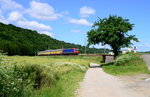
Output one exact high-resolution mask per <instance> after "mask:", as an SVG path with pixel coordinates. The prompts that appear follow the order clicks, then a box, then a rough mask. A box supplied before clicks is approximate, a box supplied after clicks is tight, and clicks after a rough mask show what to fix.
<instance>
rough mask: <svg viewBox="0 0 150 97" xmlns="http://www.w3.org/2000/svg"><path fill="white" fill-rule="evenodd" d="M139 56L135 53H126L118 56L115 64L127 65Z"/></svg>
mask: <svg viewBox="0 0 150 97" xmlns="http://www.w3.org/2000/svg"><path fill="white" fill-rule="evenodd" d="M138 58H139V57H138V56H137V55H135V54H132V53H130V54H125V55H121V56H118V57H117V59H116V60H115V61H114V65H126V63H127V62H129V61H132V60H135V59H138Z"/></svg>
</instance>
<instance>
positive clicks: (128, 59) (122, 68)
mask: <svg viewBox="0 0 150 97" xmlns="http://www.w3.org/2000/svg"><path fill="white" fill-rule="evenodd" d="M102 68H103V70H104V71H105V72H107V73H109V74H112V75H135V74H142V73H147V74H150V71H149V70H148V67H147V65H146V63H145V61H144V60H143V59H142V58H141V57H140V54H132V53H130V54H125V55H121V56H119V57H117V59H116V60H115V61H114V62H113V63H107V64H103V66H102Z"/></svg>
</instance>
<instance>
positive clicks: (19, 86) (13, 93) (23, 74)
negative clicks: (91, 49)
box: [0, 54, 101, 97]
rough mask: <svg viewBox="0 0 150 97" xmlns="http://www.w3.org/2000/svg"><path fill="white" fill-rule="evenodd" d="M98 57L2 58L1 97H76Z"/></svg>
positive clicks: (0, 60) (0, 61)
mask: <svg viewBox="0 0 150 97" xmlns="http://www.w3.org/2000/svg"><path fill="white" fill-rule="evenodd" d="M100 60H101V58H100V57H96V56H94V57H93V56H66V57H62V56H4V55H2V54H1V55H0V68H1V69H0V87H2V88H1V89H0V97H74V95H75V93H74V92H75V90H76V89H77V87H78V83H79V81H81V80H82V79H83V76H84V74H85V72H86V70H87V69H88V67H89V63H90V62H95V63H99V62H100Z"/></svg>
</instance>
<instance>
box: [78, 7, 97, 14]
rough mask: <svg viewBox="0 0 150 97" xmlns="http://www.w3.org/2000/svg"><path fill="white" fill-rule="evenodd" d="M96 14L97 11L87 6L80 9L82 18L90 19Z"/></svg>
mask: <svg viewBox="0 0 150 97" xmlns="http://www.w3.org/2000/svg"><path fill="white" fill-rule="evenodd" d="M95 12H96V11H95V10H94V9H92V8H90V7H87V6H84V7H82V8H80V15H81V17H89V16H90V15H92V14H95Z"/></svg>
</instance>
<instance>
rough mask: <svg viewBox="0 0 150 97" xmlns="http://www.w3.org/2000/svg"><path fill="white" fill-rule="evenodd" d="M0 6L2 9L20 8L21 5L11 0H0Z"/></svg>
mask: <svg viewBox="0 0 150 97" xmlns="http://www.w3.org/2000/svg"><path fill="white" fill-rule="evenodd" d="M0 8H1V9H2V10H13V9H22V8H23V7H22V6H21V5H20V4H18V3H16V2H15V1H13V0H0Z"/></svg>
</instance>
